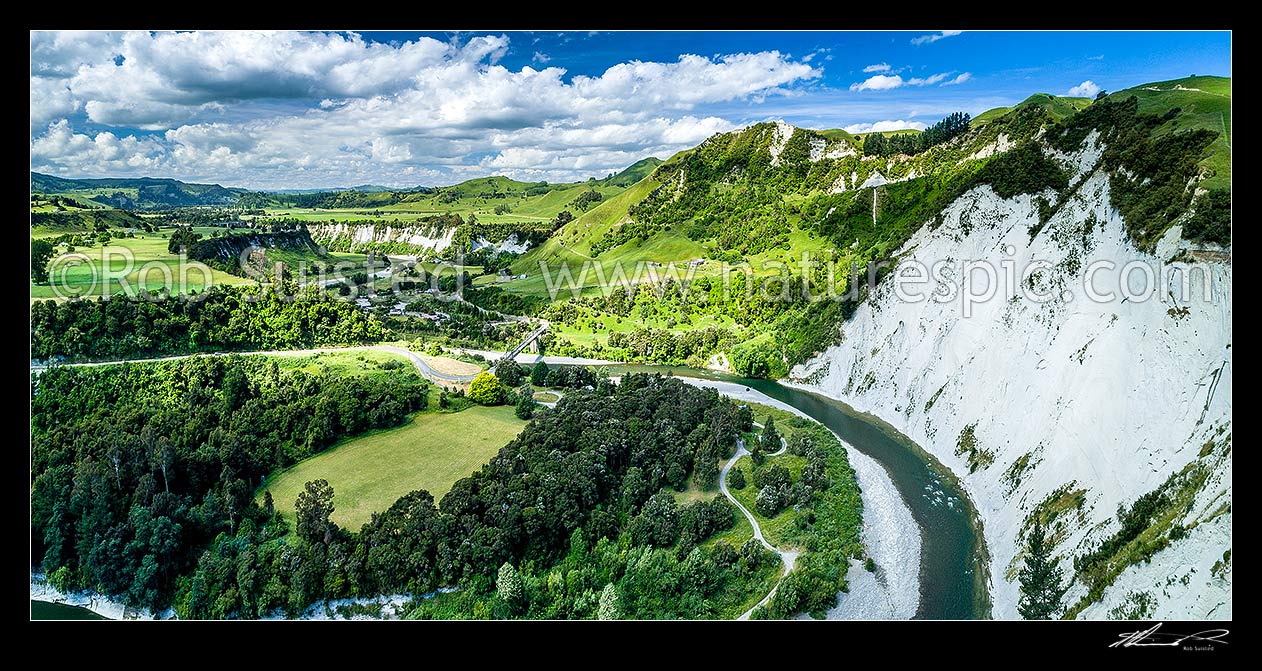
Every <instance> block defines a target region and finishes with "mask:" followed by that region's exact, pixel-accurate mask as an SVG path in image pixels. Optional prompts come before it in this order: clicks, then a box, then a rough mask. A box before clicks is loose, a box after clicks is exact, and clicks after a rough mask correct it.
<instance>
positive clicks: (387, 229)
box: [308, 223, 456, 253]
mask: <svg viewBox="0 0 1262 671" xmlns="http://www.w3.org/2000/svg"><path fill="white" fill-rule="evenodd" d="M308 227H309V229H310V230H311V237H312V238H314V239H315V240H316V241H317V242H319V243H321V244H324V245H326V246H328V247H329V248H330V249H338V250H343V251H350V250H355V249H359V248H362V247H371V246H373V245H396V246H402V247H404V248H408V249H410V250H413V251H417V252H423V251H429V252H435V253H436V252H441V251H443V250H444V249H446V248H447V247H449V246H451V243H452V239H453V238H454V237H455V235H456V227H454V226H452V227H447V228H443V227H439V226H434V225H432V224H420V225H416V226H386V225H374V224H365V225H355V224H346V223H338V224H311V225H309V226H308Z"/></svg>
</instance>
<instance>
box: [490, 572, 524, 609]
mask: <svg viewBox="0 0 1262 671" xmlns="http://www.w3.org/2000/svg"><path fill="white" fill-rule="evenodd" d="M525 594H526V591H525V589H524V588H523V587H522V584H521V576H520V575H518V574H517V569H515V568H513V565H512V564H510V563H508V562H504V565H503V566H501V567H500V572H499V575H498V576H496V579H495V596H496V598H498V599H499V602H500V605H501V607H502V608H503V609H504V610H503V615H504V616H506V617H512V616H514V615H517V614H518V613H520V612H521V610H522V606H523V605H524V601H525Z"/></svg>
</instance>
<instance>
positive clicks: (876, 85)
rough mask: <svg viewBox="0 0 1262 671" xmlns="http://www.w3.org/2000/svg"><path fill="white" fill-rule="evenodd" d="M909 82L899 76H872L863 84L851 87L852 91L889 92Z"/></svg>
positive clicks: (855, 84)
mask: <svg viewBox="0 0 1262 671" xmlns="http://www.w3.org/2000/svg"><path fill="white" fill-rule="evenodd" d="M906 83H907V82H905V81H903V78H902V77H901V76H899V75H872V76H871V77H868V78H867V79H865V80H863V81H861V82H855V83H853V84H851V85H850V90H851V91H888V90H890V89H896V88H898V87H900V86H902V85H904V84H906Z"/></svg>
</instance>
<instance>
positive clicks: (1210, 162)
mask: <svg viewBox="0 0 1262 671" xmlns="http://www.w3.org/2000/svg"><path fill="white" fill-rule="evenodd" d="M1130 96H1135V97H1136V98H1138V99H1139V111H1140V112H1147V113H1153V114H1164V113H1165V112H1167V111H1168V110H1172V109H1176V108H1177V109H1178V110H1179V113H1178V115H1177V116H1175V117H1174V118H1173V119H1169V120H1167V121H1166V122H1165V124H1163V125H1162V126H1161V128H1159V129H1158V131H1157V132H1158V134H1164V133H1171V132H1176V131H1180V130H1188V129H1192V128H1204V129H1206V130H1211V131H1214V132H1216V133H1218V137H1217V138H1216V139H1215V140H1214V142H1213V144H1211V145H1210V151H1209V155H1208V156H1206V157H1205V158H1204V159H1202V160H1201V162H1200V164H1201V166H1203V167H1205V168H1207V169H1209V170H1210V171H1212V173H1213V174H1212V175H1211V176H1209V177H1208V178H1206V179H1205V180H1204V181H1202V182H1201V184H1200V186H1201V187H1203V188H1206V189H1226V188H1230V187H1231V78H1230V77H1185V78H1183V79H1172V80H1170V81H1164V82H1153V83H1151V84H1144V85H1142V86H1136V87H1134V88H1129V89H1125V90H1122V91H1117V92H1116V93H1113V94H1112V95H1110V96H1109V98H1111V99H1114V100H1119V99H1123V98H1127V97H1130Z"/></svg>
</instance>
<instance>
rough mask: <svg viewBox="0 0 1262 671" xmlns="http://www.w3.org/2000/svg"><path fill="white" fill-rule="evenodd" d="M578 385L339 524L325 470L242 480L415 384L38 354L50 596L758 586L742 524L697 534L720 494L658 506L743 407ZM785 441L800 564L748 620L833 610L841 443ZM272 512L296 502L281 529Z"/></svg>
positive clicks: (244, 600)
mask: <svg viewBox="0 0 1262 671" xmlns="http://www.w3.org/2000/svg"><path fill="white" fill-rule="evenodd" d="M593 381H595V382H596V388H595V390H594V391H582V390H579V389H572V390H571V391H570V392H568V393H567V395H566V396H565V398H564V399H563V400H562V401H561V402H560V403H559V404H558V406H557V407H556V408H555V409H552V410H541V411H539V413H538V414H537V415H536V417H535V419H534V420H533V421H532V422H531V423H530V424H528V425H527V426H526V428H525V430H524V431H523V432H522V433H521V435H520V436H519V437H518V438H517V439H515V440H514V441H513V442H511V443H510V444H509V445H507V446H506V447H504V448H503V449H502V450H501V451H500V453H499V454H498V455H497V456H496V457H494V458H493V459H492V460H491V462H490V463H489V464H487V465H486V466H484V467H483V468H482V470H481V471H478V472H475V473H473V474H471V475H470V476H469V477H467V478H464V479H462V480H460V481H458V482H457V483H456V484H455V486H454V487H453V488H452V490H451V491H450V492H449V493H448V494H447V495H445V496H444V497H443V499H442V501H441V502H438V503H437V504H436V502H435V501H434V499H433V497H432V496H430V494H429V493H428V492H425V491H416V492H412V493H411V494H408V495H407V496H404V497H402V498H401V499H399V500H398V501H397V502H396V503H395V504H394V505H393V506H391V507H390V508H389V509H388V510H386V511H383V512H381V513H377V514H375V515H374V516H373V518H372V521H371V522H369V523H368V524H365V525H364V527H363V528H362V529H359V530H350V529H342V528H339V527H338V526H337V525H336V524H335V523H333V522H331V521H330V519H329V515H330V514H331V513H332V511H333V509H334V506H335V505H336V498H335V492H333V491H332V489H331V488H330V487H329V486H328V484H327V483H325V482H323V481H314V482H311V483H308V485H307V488H306V491H304V492H303V493H302V494H301V495H300V496H299V497H298V499H297V501H293V502H291V501H273V500H271V498H270V495H267V494H265V495H264V496H263V498H262V504H261V505H260V504H258V503H256V500H255V497H254V493H255V491H256V487H257V485H258V483H259V482H260V479H261V478H262V477H263V476H264V475H266V474H267V473H270V472H273V471H274V470H276V469H278V468H282V467H284V466H287V465H289V464H292V463H294V462H295V461H297V460H299V459H302V458H304V457H306V456H310V455H311V454H314V453H317V452H319V451H321V450H323V449H324V448H326V447H327V446H328V445H330V444H332V442H334V441H335V440H337V439H338V438H340V437H344V436H349V435H354V434H355V433H358V432H362V431H364V430H367V429H371V428H378V427H386V426H393V425H395V424H398V423H399V422H400V421H402V419H403V417H404V416H405V415H406V414H407V413H409V412H411V411H414V410H417V409H420V408H424V407H425V405H426V389H427V386H426V383H425V382H423V381H421V380H420V379H418V378H416V377H414V376H402V377H396V376H391V377H390V378H388V379H385V380H379V381H377V382H375V383H368V382H366V381H365V380H364V379H362V378H354V377H346V378H339V377H332V376H329V375H327V374H322V375H320V376H314V375H311V374H308V373H304V372H300V371H291V372H284V373H281V372H280V371H279V370H278V368H277V367H276V364H275V363H274V362H268V361H266V360H265V359H263V358H258V357H248V358H237V357H229V358H222V359H219V358H213V359H194V360H188V361H180V362H167V363H158V364H143V365H141V364H129V365H121V366H111V367H106V368H97V369H87V368H60V369H53V370H49V371H47V372H45V373H43V374H42V375H40V376H39V377H38V378H37V379H36V380H35V381H34V383H33V386H32V408H33V422H32V427H33V433H34V449H33V460H34V470H33V472H34V473H36V474H38V475H36V476H34V477H33V481H32V530H31V531H32V541H33V548H32V563H33V564H35V565H39V566H41V567H42V568H43V569H44V570H45V571H46V572H47V573H48V575H49V577H50V580H51V581H52V582H53V583H54V584H55V585H57V586H58V587H59V588H60V589H77V588H86V589H92V590H94V591H98V592H100V593H103V594H108V595H111V596H114V597H117V598H120V599H121V600H123V601H124V602H126V603H128V604H131V605H134V606H141V607H145V608H150V609H162V608H165V607H167V606H174V607H175V609H176V612H177V614H179V615H180V616H181V617H184V618H208V617H209V618H223V617H254V616H260V615H265V614H269V613H272V612H275V611H278V610H279V611H283V612H288V613H290V614H296V613H299V612H301V611H302V610H303V609H305V607H306V606H308V605H309V604H311V603H314V602H316V601H319V600H322V599H334V598H344V597H355V596H373V595H377V594H383V593H408V594H412V595H416V596H419V595H422V594H427V593H430V592H433V591H434V590H435V589H437V588H440V587H446V586H456V587H459V588H460V590H459V591H458V592H456V593H453V594H446V595H443V596H441V597H438V598H435V599H433V600H430V601H424V602H421V606H420V609H419V610H418V611H417V612H416V613H414V616H416V617H564V618H589V617H598V616H617V617H636V618H665V617H672V618H675V617H690V618H696V617H730V616H732V615H734V614H739V613H740V611H741V610H743V608H744V607H747V604H751V603H752V602H753V601H756V600H757V598H758V597H759V596H761V595H762V594H766V592H767V591H769V589H770V586H771V584H772V583H773V582H774V579H775V577H776V576H777V575H778V573H779V570H780V562H779V558H778V557H777V556H776V555H775V554H774V553H770V552H768V551H766V550H765V549H763V548H762V547H761V546H760V545H759V544H758V543H757V542H755V541H752V540H751V541H750V542H749V543H746V544H744V545H743V546H741V547H734V546H732V545H731V544H729V543H728V542H726V541H723V540H719V541H713V540H711V539H712V537H714V536H715V535H716V534H720V533H722V532H724V531H726V530H728V529H730V528H731V527H732V526H733V525H734V524H735V521H736V511H735V509H734V508H733V507H732V506H731V505H730V504H729V503H727V501H726V500H725V499H723V498H722V497H718V498H714V499H712V500H709V501H707V500H699V501H694V502H692V503H686V504H679V503H676V501H675V499H674V498H673V497H672V496H671V495H670V494H669V493H666V492H668V491H669V490H672V489H675V490H682V489H684V488H685V487H687V486H689V484H690V483H694V482H695V483H696V484H697V486H703V487H712V486H713V485H714V480H715V478H717V474H718V463H719V460H721V459H725V458H727V457H729V456H730V455H731V452H732V450H733V448H734V446H735V443H736V438H737V436H738V435H740V433H741V432H742V431H748V430H749V429H750V428H751V419H752V418H751V415H750V413H749V410H748V408H746V407H744V406H738V405H737V404H736V403H734V402H732V401H730V400H727V399H724V398H722V397H720V396H718V394H717V393H715V392H714V391H713V390H702V389H698V388H695V387H691V386H688V385H685V384H683V383H682V382H679V381H677V380H673V379H669V378H662V377H660V376H648V375H630V376H627V377H626V378H624V379H623V381H622V383H621V384H620V385H614V384H611V383H610V382H609V381H608V380H593ZM85 409H86V410H85ZM799 435H800V436H802V437H803V438H802V439H800V440H797V441H796V442H794V444H792V445H791V449H792V450H793V451H794V453H795V454H800V455H805V456H807V457H808V458H809V459H810V463H812V464H815V466H811V467H808V469H807V470H806V471H804V472H803V475H802V477H801V481H800V482H784V483H779V484H777V485H775V486H781V485H783V486H784V487H786V488H787V487H788V486H789V485H790V484H792V491H793V492H794V495H795V496H796V497H797V499H796V500H797V503H798V504H799V505H803V504H805V505H806V506H807V508H806V509H807V510H811V509H812V508H810V507H811V506H814V508H813V510H815V511H816V512H812V513H810V514H809V515H806V514H802V515H799V517H798V518H797V519H798V520H799V521H798V523H797V528H796V530H795V531H792V532H791V533H792V536H791V538H793V539H794V540H795V542H797V543H799V544H800V545H801V546H802V547H803V548H804V550H805V552H804V554H803V558H802V559H800V560H799V570H798V571H795V572H794V573H793V574H790V578H789V579H787V580H786V581H785V582H784V583H783V584H782V585H781V588H780V591H781V593H782V594H781V596H779V597H777V599H775V600H773V601H772V603H771V604H770V605H769V607H768V608H767V609H766V610H765V611H760V613H759V614H760V616H776V617H783V616H787V615H791V614H793V613H795V612H798V611H799V610H818V609H820V608H822V607H827V606H829V605H831V604H832V602H833V600H834V599H835V595H836V594H837V592H838V591H840V590H841V589H842V586H843V585H844V575H845V566H846V558H847V557H849V556H856V557H857V556H861V555H862V546H861V545H859V543H858V530H859V515H860V506H861V504H860V503H859V502H858V489H857V487H855V485H854V482H853V472H852V471H851V470H850V469H849V466H848V464H847V463H846V462H845V456H844V451H842V450H840V449H834V448H836V446H835V445H831V444H830V445H827V446H825V445H823V444H817V443H816V442H815V441H816V440H819V439H821V438H822V437H823V436H825V435H830V434H827V431H823V432H822V433H811V432H809V431H806V432H804V433H800V434H799ZM796 437H797V436H795V438H796ZM826 448H827V449H826ZM811 469H814V470H811ZM780 470H781V471H783V469H780ZM811 473H814V475H811ZM785 475H787V473H785ZM755 477H756V478H758V477H760V476H757V475H756V476H755ZM769 482H770V479H769ZM769 486H770V485H769ZM263 488H264V491H265V485H264V486H263ZM786 491H788V490H787V489H786ZM282 506H283V507H286V508H288V507H290V506H293V510H294V511H295V515H294V516H293V518H292V519H293V520H294V522H293V528H292V529H291V528H289V527H288V526H287V524H288V523H287V522H286V521H284V519H283V518H282V517H280V516H278V515H277V514H276V510H277V509H278V508H279V507H282ZM505 566H507V567H508V568H507V569H505V568H504V567H505ZM506 571H507V573H506ZM509 574H511V576H512V577H511V578H510V577H507V576H508V575H509ZM513 579H515V580H517V581H519V582H520V583H521V585H520V587H521V589H519V590H518V591H517V592H513V591H512V589H510V587H511V581H512V580H513ZM610 585H612V586H613V587H612V588H611V587H609V586H610ZM610 591H611V592H612V595H606V594H604V593H605V592H610ZM612 606H616V608H612Z"/></svg>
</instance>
